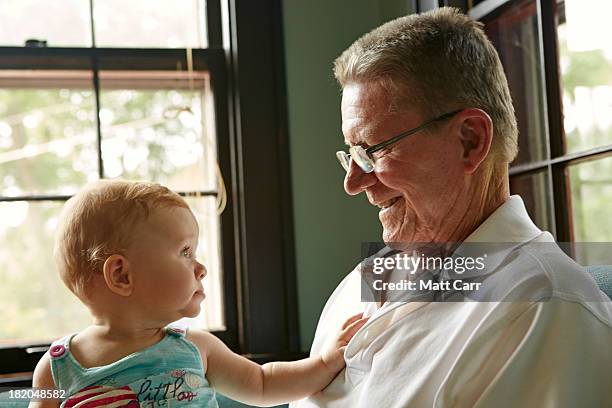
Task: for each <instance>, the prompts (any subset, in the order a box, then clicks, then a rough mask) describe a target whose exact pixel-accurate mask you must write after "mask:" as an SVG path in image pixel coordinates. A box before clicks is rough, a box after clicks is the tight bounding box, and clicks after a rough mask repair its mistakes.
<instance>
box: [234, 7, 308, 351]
mask: <svg viewBox="0 0 612 408" xmlns="http://www.w3.org/2000/svg"><path fill="white" fill-rule="evenodd" d="M226 1H228V3H227V6H228V11H229V21H230V31H229V32H230V44H229V57H230V64H231V65H230V70H229V72H230V73H231V79H230V81H229V82H230V83H231V84H232V85H231V86H232V88H233V93H232V94H231V98H232V100H231V101H230V104H231V106H232V109H234V112H235V115H234V116H235V117H236V118H237V120H236V122H235V124H234V126H235V128H234V131H235V135H234V137H235V141H236V156H235V157H236V162H237V163H236V164H237V166H236V172H237V175H236V176H237V177H236V180H237V184H236V188H237V189H238V192H239V193H240V194H239V201H238V202H237V203H236V205H237V207H238V208H237V211H238V215H239V221H240V242H239V245H240V247H239V248H240V250H239V253H240V255H241V256H240V259H241V261H242V264H241V265H240V268H239V270H238V280H239V283H238V285H237V286H238V287H239V288H240V290H241V292H242V303H241V307H242V311H241V313H242V316H241V320H242V322H241V323H242V324H241V325H240V327H242V328H243V332H242V333H241V334H240V336H239V339H240V346H241V347H240V350H241V352H243V353H247V352H248V353H283V352H286V351H288V350H290V349H292V348H294V347H296V346H297V345H298V344H297V343H298V342H297V339H298V325H297V303H296V296H295V293H296V288H295V261H294V256H293V247H294V243H293V233H292V229H293V219H292V216H291V208H292V205H291V191H290V188H289V184H288V180H289V160H288V151H289V150H288V138H287V125H286V124H287V117H286V115H287V114H286V106H285V96H284V95H285V92H286V91H285V88H284V77H285V69H284V57H283V49H282V41H279V40H278V36H280V35H282V29H281V27H282V12H281V4H282V3H281V0H262V1H258V2H253V1H250V0H226ZM275 37H276V38H275ZM281 98H282V99H281Z"/></svg>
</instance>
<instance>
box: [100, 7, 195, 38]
mask: <svg viewBox="0 0 612 408" xmlns="http://www.w3.org/2000/svg"><path fill="white" fill-rule="evenodd" d="M205 10H206V3H205V1H204V0H175V1H168V0H130V1H125V0H94V26H95V31H96V46H97V47H140V48H142V47H154V48H206V47H207V39H206V18H205Z"/></svg>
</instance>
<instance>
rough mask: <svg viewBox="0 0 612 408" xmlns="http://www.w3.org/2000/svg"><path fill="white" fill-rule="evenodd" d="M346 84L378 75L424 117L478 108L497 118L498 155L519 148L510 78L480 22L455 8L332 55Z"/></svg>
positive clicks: (408, 21) (386, 28) (399, 22)
mask: <svg viewBox="0 0 612 408" xmlns="http://www.w3.org/2000/svg"><path fill="white" fill-rule="evenodd" d="M334 75H335V76H336V79H337V80H338V82H339V83H340V85H341V86H342V87H343V88H344V86H345V85H346V84H348V83H351V82H355V83H366V82H377V83H379V84H380V85H382V86H383V87H384V88H385V89H386V90H387V92H388V93H389V95H392V105H393V106H395V107H397V108H400V109H405V108H410V109H417V112H419V113H420V114H421V115H424V116H426V117H425V118H424V119H427V118H431V117H434V116H437V115H440V114H442V113H445V112H448V111H452V110H454V109H461V108H469V107H475V108H480V109H482V110H484V111H485V112H487V113H488V114H489V116H490V117H491V119H492V121H493V129H494V130H493V141H492V146H491V153H492V156H494V157H495V159H496V160H495V161H496V162H500V161H501V162H505V163H509V162H511V161H512V160H513V159H514V158H515V156H516V154H517V151H518V147H517V133H518V131H517V126H516V117H515V115H514V108H513V106H512V98H511V96H510V91H509V89H508V82H507V79H506V76H505V74H504V71H503V67H502V64H501V61H500V60H499V56H498V55H497V52H496V51H495V48H494V47H493V44H491V42H490V41H489V40H488V39H487V37H486V35H485V33H484V32H483V30H482V24H481V23H479V22H476V21H473V20H470V19H469V18H468V17H467V16H466V15H464V14H462V13H460V12H459V10H457V9H453V8H446V7H443V8H438V9H435V10H432V11H430V12H427V13H423V14H413V15H409V16H406V17H401V18H398V19H396V20H393V21H390V22H388V23H386V24H383V25H382V26H380V27H378V28H376V29H374V30H373V31H371V32H369V33H368V34H365V35H364V36H363V37H361V38H359V39H358V40H357V41H355V42H354V43H353V44H352V45H351V46H350V47H349V48H348V49H347V50H346V51H344V52H343V53H342V55H340V57H338V58H337V59H336V61H335V62H334Z"/></svg>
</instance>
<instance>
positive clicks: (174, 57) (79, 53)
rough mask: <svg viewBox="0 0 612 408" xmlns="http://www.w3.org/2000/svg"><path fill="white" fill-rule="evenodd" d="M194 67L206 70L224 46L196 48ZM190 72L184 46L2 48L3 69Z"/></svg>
mask: <svg viewBox="0 0 612 408" xmlns="http://www.w3.org/2000/svg"><path fill="white" fill-rule="evenodd" d="M192 54H193V68H194V70H196V71H206V70H208V66H209V64H210V61H212V60H215V59H217V58H223V50H221V49H194V50H192ZM94 60H95V61H97V62H98V64H97V68H98V69H99V70H100V71H105V70H118V71H123V70H140V71H145V70H147V71H177V70H180V71H187V52H186V50H185V49H167V48H134V49H129V48H62V47H49V48H24V47H0V69H33V67H35V68H36V69H41V70H93V69H94V66H93V64H92V61H94Z"/></svg>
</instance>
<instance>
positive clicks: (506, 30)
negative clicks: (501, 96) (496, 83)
mask: <svg viewBox="0 0 612 408" xmlns="http://www.w3.org/2000/svg"><path fill="white" fill-rule="evenodd" d="M484 23H485V31H486V33H487V35H488V36H489V38H490V39H491V41H492V42H493V44H494V45H495V48H496V49H497V51H498V53H499V57H500V59H501V61H502V64H503V66H504V71H505V72H506V76H507V77H508V84H509V86H510V93H511V94H512V101H513V104H514V109H515V110H516V118H517V120H518V130H519V153H518V156H517V158H516V160H515V161H514V162H513V164H522V163H529V162H535V161H539V160H544V159H546V158H547V157H548V147H547V143H546V133H545V123H546V122H545V120H546V119H545V114H544V95H543V88H542V84H543V79H542V71H541V69H542V61H541V59H540V50H539V45H538V44H539V40H538V38H539V36H540V32H539V29H538V19H537V7H536V2H535V1H533V0H529V1H522V2H515V3H512V5H510V6H509V7H508V8H506V9H504V11H503V12H502V13H501V14H499V15H498V16H496V17H495V18H493V19H491V20H485V21H484Z"/></svg>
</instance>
